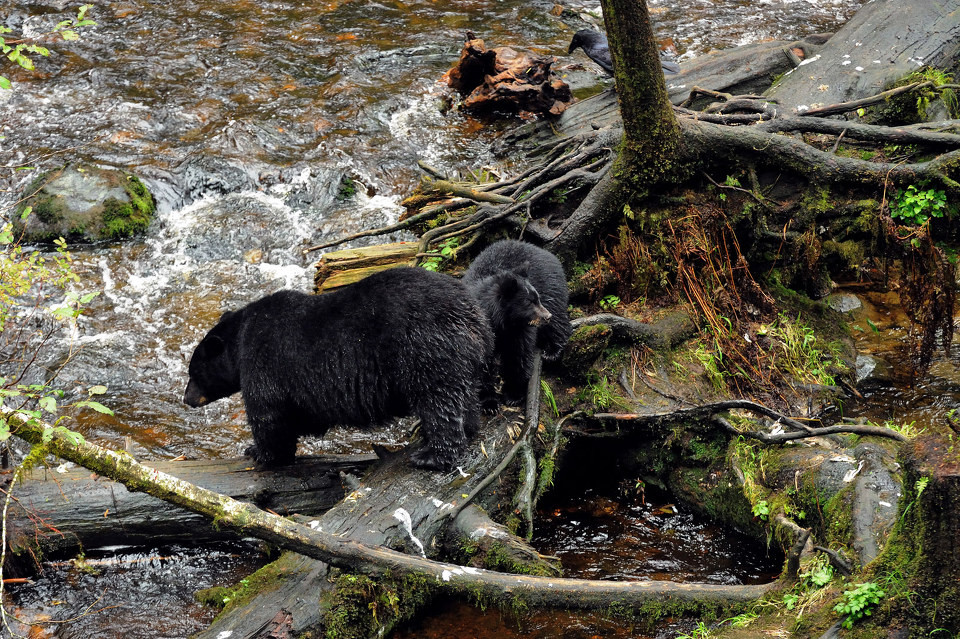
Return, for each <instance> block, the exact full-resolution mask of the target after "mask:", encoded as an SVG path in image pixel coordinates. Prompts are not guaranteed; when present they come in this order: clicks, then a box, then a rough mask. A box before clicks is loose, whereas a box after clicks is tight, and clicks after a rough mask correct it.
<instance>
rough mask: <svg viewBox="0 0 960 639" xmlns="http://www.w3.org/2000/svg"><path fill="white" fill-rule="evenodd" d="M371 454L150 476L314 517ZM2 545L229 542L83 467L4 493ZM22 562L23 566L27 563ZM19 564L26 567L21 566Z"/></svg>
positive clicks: (186, 468) (187, 467) (31, 477)
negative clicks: (8, 498)
mask: <svg viewBox="0 0 960 639" xmlns="http://www.w3.org/2000/svg"><path fill="white" fill-rule="evenodd" d="M375 460H376V456H375V455H339V456H338V455H324V456H318V457H302V458H300V459H298V460H297V463H296V464H293V465H290V466H285V467H282V468H278V469H276V470H273V471H270V472H263V471H257V470H254V469H253V467H252V464H251V462H250V460H248V459H224V460H199V461H196V460H194V461H158V462H153V466H154V468H156V469H157V470H158V471H161V472H164V473H169V474H171V475H176V476H177V477H180V478H181V479H183V480H184V481H188V482H190V483H192V484H196V485H197V486H202V487H204V488H207V489H209V490H211V491H214V492H216V493H220V494H223V495H229V496H230V497H232V498H234V499H237V500H239V501H245V502H249V503H251V504H255V505H256V506H257V507H259V508H262V509H264V510H270V511H273V512H276V513H279V514H282V515H288V514H291V513H303V514H320V513H322V512H324V511H326V510H328V509H330V508H332V507H333V506H334V505H335V504H336V503H338V502H339V501H340V500H341V499H342V498H343V495H344V489H343V486H342V485H341V480H340V473H362V472H364V471H365V470H366V469H367V468H368V467H369V466H370V464H372V463H373V462H374V461H375ZM11 492H12V493H13V495H14V498H15V499H14V502H13V503H12V504H11V507H10V509H9V512H8V515H7V538H8V548H9V550H10V551H12V552H13V553H14V554H15V555H23V554H25V553H26V554H31V555H36V556H43V557H50V556H52V555H60V554H63V553H68V552H75V551H76V550H77V549H78V547H86V548H90V547H94V546H109V545H114V544H125V545H154V544H159V543H165V542H168V541H169V542H173V541H176V542H182V541H183V540H184V539H190V540H191V541H192V542H194V543H204V542H207V541H214V540H220V539H225V538H229V539H236V533H235V532H234V531H231V530H229V529H220V528H217V527H214V526H211V525H210V522H209V520H208V519H207V518H205V517H203V516H201V515H198V514H196V513H192V512H189V511H186V510H183V509H182V508H177V507H175V506H172V505H170V504H166V503H163V502H158V501H157V500H156V499H154V498H153V497H151V496H149V495H146V494H143V493H139V492H133V491H130V490H127V489H126V488H124V487H123V486H121V485H119V484H117V483H116V482H114V481H111V480H109V479H107V478H106V477H102V476H100V475H97V474H95V473H91V472H90V471H89V470H86V469H84V468H73V469H70V470H65V471H64V472H62V473H61V472H57V471H50V470H47V469H37V470H34V471H31V472H30V473H29V474H27V476H26V477H24V478H23V481H22V483H21V484H18V485H17V486H14V487H13V488H12V491H11ZM29 563H30V562H27V565H28V564H29ZM25 567H26V566H25Z"/></svg>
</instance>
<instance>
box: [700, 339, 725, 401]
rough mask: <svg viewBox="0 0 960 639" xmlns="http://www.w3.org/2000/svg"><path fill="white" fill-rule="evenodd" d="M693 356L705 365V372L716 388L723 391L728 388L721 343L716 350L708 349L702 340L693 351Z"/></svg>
mask: <svg viewBox="0 0 960 639" xmlns="http://www.w3.org/2000/svg"><path fill="white" fill-rule="evenodd" d="M693 356H694V357H695V358H696V359H697V361H698V362H700V365H701V366H703V372H704V374H705V375H706V376H707V379H708V380H710V384H711V385H712V386H713V388H714V389H715V390H717V391H722V390H723V389H724V388H726V385H727V383H726V377H727V372H726V371H725V370H723V353H722V352H721V351H720V348H719V345H718V346H717V350H716V351H708V350H707V347H706V345H705V344H704V343H703V342H700V343H699V344H697V350H695V351H694V352H693Z"/></svg>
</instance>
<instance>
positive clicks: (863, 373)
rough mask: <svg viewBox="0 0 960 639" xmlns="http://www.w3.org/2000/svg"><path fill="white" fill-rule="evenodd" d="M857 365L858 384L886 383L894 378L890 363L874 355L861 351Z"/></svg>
mask: <svg viewBox="0 0 960 639" xmlns="http://www.w3.org/2000/svg"><path fill="white" fill-rule="evenodd" d="M855 367H856V375H857V385H864V384H885V383H887V382H890V381H892V380H893V379H894V374H893V367H892V366H891V365H890V363H889V362H887V361H886V360H883V359H880V358H879V357H875V356H873V355H867V354H864V353H859V354H858V355H857V361H856V364H855Z"/></svg>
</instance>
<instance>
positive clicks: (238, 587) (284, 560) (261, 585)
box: [194, 553, 295, 616]
mask: <svg viewBox="0 0 960 639" xmlns="http://www.w3.org/2000/svg"><path fill="white" fill-rule="evenodd" d="M294 558H295V555H294V554H293V553H284V554H283V555H282V556H281V557H280V558H279V559H277V560H276V561H274V562H271V563H269V564H267V565H266V566H264V567H263V568H261V569H259V570H257V571H256V572H254V573H253V574H251V575H249V576H247V577H245V578H244V579H241V580H240V582H239V583H237V584H235V585H233V586H229V587H223V586H218V587H214V588H207V589H205V590H199V591H197V592H196V593H195V594H194V598H195V599H196V600H197V601H198V602H200V603H202V604H205V605H209V606H215V607H218V608H222V610H221V612H220V615H219V616H223V615H224V614H227V613H228V612H230V611H232V610H235V609H239V608H242V607H243V606H245V605H246V604H247V603H248V602H249V601H250V600H251V599H253V598H254V597H255V596H257V595H259V594H260V593H262V592H267V591H269V590H273V589H274V588H278V587H279V586H280V584H281V581H282V579H283V578H284V577H285V576H287V574H288V572H289V570H288V569H287V565H288V564H289V562H290V561H292V560H293V559H294Z"/></svg>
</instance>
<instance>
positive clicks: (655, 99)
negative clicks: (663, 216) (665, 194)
mask: <svg viewBox="0 0 960 639" xmlns="http://www.w3.org/2000/svg"><path fill="white" fill-rule="evenodd" d="M601 6H602V7H603V21H604V24H605V25H606V28H607V39H608V41H609V43H610V54H611V57H612V58H613V68H614V78H615V80H616V86H617V97H618V100H619V103H620V115H621V117H622V119H623V130H624V131H623V144H622V146H621V148H620V155H619V157H618V161H617V163H616V164H615V165H614V177H615V178H616V180H617V181H618V182H620V183H621V185H624V186H631V187H633V189H634V190H636V191H637V192H645V191H646V190H647V189H648V188H649V185H651V184H654V183H657V182H660V181H662V180H663V179H664V178H666V177H668V176H670V175H671V174H672V173H673V170H674V167H673V163H672V160H673V159H674V158H675V156H676V154H677V150H678V148H679V146H680V128H679V126H678V125H677V119H676V117H675V116H674V114H673V109H672V108H671V106H670V100H669V99H668V98H667V88H666V84H664V80H663V71H662V70H661V66H660V56H659V50H658V48H657V43H656V39H655V38H654V36H653V27H652V26H651V25H650V14H649V11H648V9H647V3H646V2H637V1H636V0H602V2H601Z"/></svg>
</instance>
